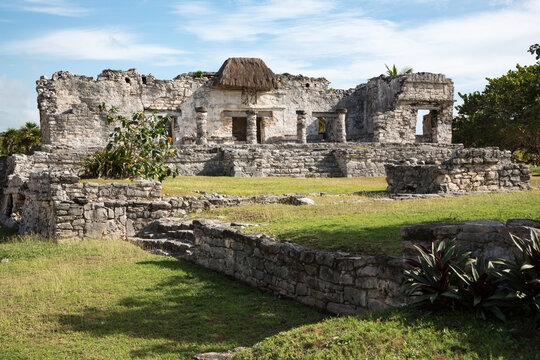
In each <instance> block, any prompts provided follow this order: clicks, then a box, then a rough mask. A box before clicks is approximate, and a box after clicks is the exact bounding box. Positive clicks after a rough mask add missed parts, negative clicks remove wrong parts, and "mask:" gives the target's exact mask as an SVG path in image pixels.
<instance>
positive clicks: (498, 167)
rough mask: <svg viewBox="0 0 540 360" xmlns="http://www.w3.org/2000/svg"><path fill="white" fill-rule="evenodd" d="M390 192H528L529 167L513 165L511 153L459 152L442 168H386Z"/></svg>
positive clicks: (488, 150) (410, 165)
mask: <svg viewBox="0 0 540 360" xmlns="http://www.w3.org/2000/svg"><path fill="white" fill-rule="evenodd" d="M386 180H387V182H388V189H387V190H388V192H392V193H419V194H430V193H460V192H461V193H464V192H471V191H501V190H526V189H528V188H529V180H530V175H529V166H528V165H522V164H513V163H511V154H510V152H509V151H501V150H499V149H497V148H485V149H460V150H457V151H455V152H454V153H453V155H452V157H451V158H450V159H448V160H446V161H444V162H443V163H442V164H440V165H435V164H433V165H426V164H422V165H418V164H405V165H395V164H387V165H386Z"/></svg>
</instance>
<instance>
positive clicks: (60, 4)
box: [10, 0, 90, 17]
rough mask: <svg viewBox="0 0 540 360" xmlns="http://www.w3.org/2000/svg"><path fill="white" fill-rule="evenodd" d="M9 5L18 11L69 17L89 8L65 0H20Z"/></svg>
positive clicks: (79, 14)
mask: <svg viewBox="0 0 540 360" xmlns="http://www.w3.org/2000/svg"><path fill="white" fill-rule="evenodd" d="M10 7H12V8H14V9H16V10H20V11H28V12H37V13H42V14H49V15H58V16H69V17H79V16H84V15H86V14H88V13H89V12H90V10H89V9H86V8H82V7H79V6H76V5H73V4H72V3H70V2H69V1H67V0H22V1H18V2H17V3H16V4H12V5H11V6H10Z"/></svg>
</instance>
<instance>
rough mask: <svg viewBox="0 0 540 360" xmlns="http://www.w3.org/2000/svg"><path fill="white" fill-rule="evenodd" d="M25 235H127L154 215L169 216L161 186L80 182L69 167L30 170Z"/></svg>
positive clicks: (22, 225) (23, 224) (22, 230)
mask: <svg viewBox="0 0 540 360" xmlns="http://www.w3.org/2000/svg"><path fill="white" fill-rule="evenodd" d="M24 197H25V199H24V204H23V208H22V217H21V220H20V225H19V233H23V234H24V233H38V234H41V235H44V236H49V237H52V238H83V237H89V238H111V237H112V238H114V237H116V238H122V237H125V236H126V234H134V233H135V232H136V231H138V230H139V229H141V228H142V227H143V226H145V225H147V224H148V223H149V222H150V221H151V220H152V219H159V218H160V217H163V216H169V215H171V213H170V212H169V211H162V210H170V209H171V205H170V204H169V203H167V202H163V201H160V198H161V184H160V183H158V182H141V183H136V184H121V183H113V184H102V185H99V184H96V183H91V182H87V183H80V182H79V178H78V177H77V176H76V175H74V174H72V173H70V172H67V171H40V172H34V173H31V174H30V177H29V180H28V182H27V188H26V189H25V190H24Z"/></svg>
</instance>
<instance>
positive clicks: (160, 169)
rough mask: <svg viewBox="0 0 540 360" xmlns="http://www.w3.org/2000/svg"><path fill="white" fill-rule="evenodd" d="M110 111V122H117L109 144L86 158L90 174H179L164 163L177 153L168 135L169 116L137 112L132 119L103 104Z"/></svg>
mask: <svg viewBox="0 0 540 360" xmlns="http://www.w3.org/2000/svg"><path fill="white" fill-rule="evenodd" d="M100 110H101V111H107V124H116V125H118V126H116V127H115V128H114V131H113V132H112V133H111V134H110V140H109V143H108V144H107V146H106V147H105V148H104V149H102V150H100V151H98V152H96V153H95V154H92V155H91V156H89V157H87V158H85V159H84V161H83V164H82V165H83V167H84V169H85V175H86V176H88V177H109V178H115V179H119V178H134V177H142V178H144V179H148V180H154V179H158V181H163V179H165V177H167V176H176V175H177V174H178V169H175V168H171V167H170V166H167V165H165V160H166V159H167V158H171V157H174V156H175V155H176V153H177V152H176V149H175V148H174V147H172V139H171V138H170V137H169V136H168V128H169V124H170V121H171V119H170V117H168V116H166V117H163V116H158V115H157V114H156V113H153V114H152V115H151V116H147V115H146V114H144V113H142V112H137V113H134V114H133V116H132V118H131V120H129V119H127V118H126V117H124V116H121V115H117V112H118V108H116V107H111V108H107V106H106V105H105V104H101V105H100Z"/></svg>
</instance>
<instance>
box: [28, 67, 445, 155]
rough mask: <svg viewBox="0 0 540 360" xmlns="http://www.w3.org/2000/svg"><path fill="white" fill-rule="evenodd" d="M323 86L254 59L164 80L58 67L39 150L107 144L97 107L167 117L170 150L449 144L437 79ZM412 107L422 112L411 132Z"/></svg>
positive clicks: (47, 96)
mask: <svg viewBox="0 0 540 360" xmlns="http://www.w3.org/2000/svg"><path fill="white" fill-rule="evenodd" d="M328 85H329V82H328V81H327V80H326V79H324V78H307V77H304V76H301V75H298V76H295V75H290V74H279V75H275V74H274V73H273V72H272V70H270V69H269V68H268V67H267V66H266V65H265V64H264V62H263V61H262V60H260V59H253V58H231V59H228V60H227V61H225V63H224V64H223V65H222V66H221V68H220V69H219V71H218V72H217V73H212V72H198V73H189V74H182V75H178V76H177V77H175V78H174V79H173V80H158V79H156V78H155V77H154V76H152V75H140V74H138V73H137V72H136V71H135V70H134V69H131V70H128V71H116V70H104V71H103V72H102V73H101V74H100V75H98V77H97V79H96V80H94V78H92V77H88V76H78V75H73V74H71V73H69V72H65V71H60V72H57V73H55V74H54V75H53V76H52V79H50V80H49V79H47V78H45V77H42V78H41V79H40V80H39V81H38V82H37V91H38V106H39V110H40V117H41V128H42V131H43V144H45V145H52V146H57V145H66V146H69V147H72V148H75V149H81V148H93V147H101V146H103V145H104V144H105V143H106V142H107V139H108V134H109V131H110V129H109V128H108V127H107V126H106V125H105V122H104V116H103V114H100V112H99V110H98V105H99V103H101V102H106V103H107V104H108V105H114V106H117V107H118V108H119V109H121V110H122V111H123V112H124V113H125V114H126V115H131V114H132V113H134V112H136V111H144V112H149V113H151V112H154V111H156V112H158V113H159V114H161V115H169V116H170V117H171V118H172V123H171V126H170V133H171V135H172V138H173V139H174V143H175V144H178V145H191V144H199V145H205V144H212V145H218V144H276V143H287V142H298V143H325V142H336V143H344V142H346V141H349V142H350V141H353V142H373V143H431V144H450V143H451V141H452V132H451V124H452V107H453V101H454V100H453V99H454V88H453V84H452V81H451V80H450V79H448V78H446V77H445V76H444V75H441V74H430V73H417V74H411V75H398V76H391V77H387V76H380V77H378V78H374V79H371V80H370V81H369V82H368V83H367V84H362V85H359V86H357V87H356V88H355V89H349V90H337V89H332V88H328ZM422 109H425V110H429V113H427V114H426V115H425V116H424V118H423V135H421V136H417V135H415V134H416V130H415V129H416V122H417V112H418V111H419V110H422Z"/></svg>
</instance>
